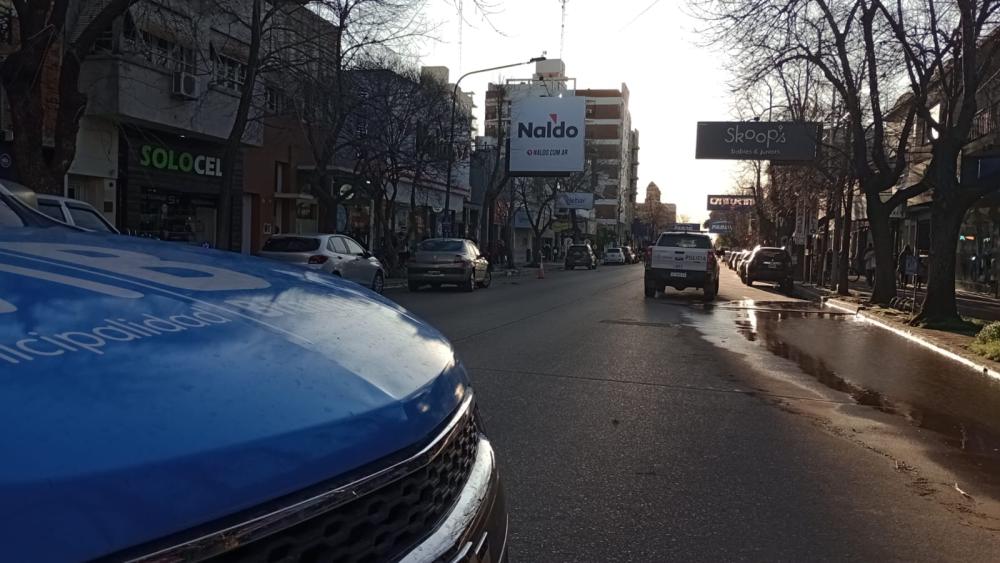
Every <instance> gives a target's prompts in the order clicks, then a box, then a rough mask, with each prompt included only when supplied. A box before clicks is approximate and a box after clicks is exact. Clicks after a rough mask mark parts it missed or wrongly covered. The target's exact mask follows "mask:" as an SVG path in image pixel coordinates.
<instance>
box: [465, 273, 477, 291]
mask: <svg viewBox="0 0 1000 563" xmlns="http://www.w3.org/2000/svg"><path fill="white" fill-rule="evenodd" d="M476 285H477V284H476V272H475V271H473V272H472V273H471V274H469V279H468V281H466V282H465V283H464V284H462V291H475V290H476Z"/></svg>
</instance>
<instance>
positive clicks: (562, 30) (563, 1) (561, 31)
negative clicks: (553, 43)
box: [559, 0, 568, 59]
mask: <svg viewBox="0 0 1000 563" xmlns="http://www.w3.org/2000/svg"><path fill="white" fill-rule="evenodd" d="M567 1H568V0H559V3H560V4H562V24H561V26H560V28H559V58H560V59H561V58H563V48H564V47H565V46H566V2H567Z"/></svg>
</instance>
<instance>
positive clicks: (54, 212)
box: [38, 199, 66, 222]
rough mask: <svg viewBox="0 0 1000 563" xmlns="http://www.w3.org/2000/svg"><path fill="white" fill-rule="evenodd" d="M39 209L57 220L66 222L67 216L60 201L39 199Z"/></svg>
mask: <svg viewBox="0 0 1000 563" xmlns="http://www.w3.org/2000/svg"><path fill="white" fill-rule="evenodd" d="M38 210H39V211H41V212H42V213H44V214H46V215H48V216H49V217H52V218H53V219H55V220H56V221H60V222H66V217H64V216H63V210H62V206H61V205H59V202H58V201H49V200H46V199H39V200H38Z"/></svg>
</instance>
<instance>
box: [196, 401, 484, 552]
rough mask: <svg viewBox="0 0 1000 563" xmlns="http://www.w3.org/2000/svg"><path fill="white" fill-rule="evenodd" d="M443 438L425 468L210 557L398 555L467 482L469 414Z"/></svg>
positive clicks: (472, 430) (473, 435)
mask: <svg viewBox="0 0 1000 563" xmlns="http://www.w3.org/2000/svg"><path fill="white" fill-rule="evenodd" d="M447 440H448V443H447V444H446V445H445V447H444V448H443V449H442V450H441V451H440V452H439V453H438V454H437V455H436V456H435V457H434V458H433V459H431V460H430V461H429V462H428V463H427V464H426V465H424V466H423V467H421V468H419V469H417V470H415V471H413V472H411V473H409V474H407V475H405V476H403V477H401V478H399V479H397V480H395V481H393V482H390V483H388V484H387V485H385V486H383V487H381V488H379V489H376V490H374V491H372V492H370V493H368V494H366V495H365V496H362V497H361V498H358V499H356V500H352V501H350V502H348V503H346V504H342V505H340V506H338V507H336V508H334V509H332V510H329V511H327V512H324V513H322V514H319V515H317V516H316V517H314V518H311V519H309V520H306V521H304V522H301V523H298V524H296V525H294V526H291V527H289V528H286V529H284V530H282V531H280V532H277V533H275V534H272V535H270V536H267V537H264V538H262V539H259V540H256V541H254V542H251V543H248V544H246V545H243V546H240V547H238V548H236V549H234V550H231V551H228V552H226V553H224V554H221V555H219V556H217V557H215V558H213V559H211V561H217V562H230V561H232V562H235V561H240V562H244V561H251V562H261V563H264V562H267V563H273V562H279V561H281V562H301V563H311V562H320V561H323V562H337V563H341V562H342V563H381V562H383V561H394V560H396V559H399V558H400V557H401V556H402V555H404V554H405V553H406V552H407V551H409V550H410V549H411V548H413V547H414V546H415V545H416V544H418V543H419V542H420V541H421V540H422V539H423V538H424V537H426V536H427V535H428V534H429V533H430V532H432V531H433V530H434V529H435V528H436V527H437V525H438V523H439V522H441V520H442V519H443V518H444V517H445V516H446V515H447V514H448V511H449V510H450V509H451V507H452V506H454V504H455V502H456V501H457V500H458V496H459V494H460V493H461V491H462V487H463V486H464V485H465V482H466V481H467V480H468V477H469V473H470V471H471V469H472V464H473V462H474V460H475V457H476V446H477V444H478V430H477V428H476V422H475V419H474V416H473V414H472V413H471V412H469V413H467V414H466V416H465V417H464V420H462V421H460V423H459V424H458V425H457V426H456V427H455V428H454V429H452V432H451V434H450V435H449V436H448V438H447Z"/></svg>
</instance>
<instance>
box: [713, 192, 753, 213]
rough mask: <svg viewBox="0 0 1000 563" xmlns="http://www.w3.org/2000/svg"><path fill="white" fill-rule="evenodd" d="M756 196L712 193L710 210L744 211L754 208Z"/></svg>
mask: <svg viewBox="0 0 1000 563" xmlns="http://www.w3.org/2000/svg"><path fill="white" fill-rule="evenodd" d="M755 201H756V198H754V196H752V195H725V194H724V195H710V196H708V210H709V211H743V210H745V209H753V205H754V202H755Z"/></svg>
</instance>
